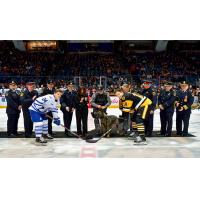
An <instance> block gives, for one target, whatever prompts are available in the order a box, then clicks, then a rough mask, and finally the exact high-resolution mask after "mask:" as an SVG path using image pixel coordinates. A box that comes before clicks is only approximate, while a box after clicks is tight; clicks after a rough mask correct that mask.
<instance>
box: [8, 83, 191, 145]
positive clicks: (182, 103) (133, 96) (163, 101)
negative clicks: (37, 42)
mask: <svg viewBox="0 0 200 200" xmlns="http://www.w3.org/2000/svg"><path fill="white" fill-rule="evenodd" d="M151 85H152V82H151V81H143V84H142V89H141V90H140V91H137V92H135V91H131V86H130V85H128V84H123V86H122V87H121V88H120V89H119V90H117V91H116V92H115V95H116V96H118V97H119V99H120V101H119V109H120V110H121V111H122V115H121V116H120V117H119V118H120V119H119V120H118V122H119V121H120V120H121V121H122V128H121V129H122V132H123V134H124V135H127V136H129V137H130V138H133V139H134V142H135V143H145V142H146V138H145V137H146V136H152V132H153V121H154V111H155V109H156V105H158V106H159V109H160V121H161V135H163V136H170V135H171V133H172V121H173V120H172V118H173V114H174V108H175V107H176V113H177V114H176V129H177V134H178V135H181V136H187V135H188V127H189V119H190V114H191V105H192V103H193V101H194V98H193V96H192V93H191V91H190V90H189V89H188V83H187V82H185V81H183V82H181V83H180V90H177V91H175V90H173V89H172V87H173V83H170V82H166V83H165V85H164V89H163V90H162V91H161V92H160V93H159V95H157V93H156V92H155V91H154V90H153V89H152V87H151ZM6 100H7V108H6V113H7V116H8V121H7V133H8V136H11V135H15V136H17V135H18V134H19V133H18V132H17V125H18V119H19V116H20V112H21V110H22V111H23V117H24V130H25V136H26V137H31V136H32V130H33V123H34V125H35V126H34V127H35V135H36V142H38V143H46V142H47V140H46V139H49V140H52V139H53V137H52V136H53V132H52V122H53V123H55V124H56V125H60V118H59V116H58V109H59V105H60V110H61V111H62V112H63V121H64V125H65V127H66V128H67V129H65V133H66V135H67V136H71V134H70V128H71V122H72V116H73V113H74V111H75V112H76V123H77V134H79V135H80V136H81V137H82V138H86V137H87V136H88V101H89V99H88V95H87V93H86V88H84V87H80V88H79V89H78V90H75V87H74V85H73V84H72V83H70V84H68V86H67V90H65V91H64V92H63V90H61V89H55V87H54V83H53V82H52V81H48V83H47V87H46V88H44V90H43V92H42V94H41V95H40V96H39V95H38V92H37V91H36V90H35V83H34V82H28V83H27V84H26V89H25V90H24V91H23V92H21V93H20V92H19V91H18V90H17V84H16V83H15V82H14V81H12V82H11V83H10V84H9V91H8V92H7V93H6ZM110 104H111V99H110V96H109V94H108V93H106V92H105V91H104V88H103V87H102V86H99V87H98V89H97V91H96V93H94V94H93V95H92V98H91V105H92V107H93V112H92V116H93V118H94V124H95V130H96V133H99V134H102V124H103V121H105V120H103V117H104V119H105V118H106V120H110V122H109V123H108V124H107V123H106V125H107V126H111V127H112V125H113V123H114V121H115V122H116V119H115V117H114V116H113V118H112V119H113V120H111V118H110V119H109V116H108V115H107V112H106V110H107V108H108V107H109V106H110ZM47 115H48V117H47ZM102 116H103V117H102ZM111 117H112V116H111ZM52 119H53V121H52ZM118 125H119V124H118ZM182 125H183V127H182ZM119 129H120V126H117V129H116V131H118V132H119ZM121 129H120V130H121ZM104 131H105V130H104Z"/></svg>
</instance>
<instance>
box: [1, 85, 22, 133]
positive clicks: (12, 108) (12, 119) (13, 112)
mask: <svg viewBox="0 0 200 200" xmlns="http://www.w3.org/2000/svg"><path fill="white" fill-rule="evenodd" d="M5 97H6V101H7V107H6V113H7V116H8V120H7V134H8V136H12V135H14V136H18V135H20V134H18V132H17V129H18V120H19V116H20V112H21V108H22V106H21V102H20V92H19V91H18V90H17V84H16V83H15V82H14V81H12V82H11V83H10V84H9V90H8V91H7V92H6V94H5Z"/></svg>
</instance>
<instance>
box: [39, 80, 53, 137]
mask: <svg viewBox="0 0 200 200" xmlns="http://www.w3.org/2000/svg"><path fill="white" fill-rule="evenodd" d="M48 84H53V81H51V80H50V81H48ZM54 92H55V88H54V87H53V88H52V89H50V88H48V87H45V88H44V90H43V92H42V95H41V96H45V95H47V94H54ZM47 114H48V115H49V116H51V117H53V115H52V112H49V113H47ZM48 132H49V134H50V135H53V133H52V119H50V118H48Z"/></svg>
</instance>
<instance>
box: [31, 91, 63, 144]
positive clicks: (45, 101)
mask: <svg viewBox="0 0 200 200" xmlns="http://www.w3.org/2000/svg"><path fill="white" fill-rule="evenodd" d="M62 93H63V92H62V90H56V91H55V92H54V94H48V95H45V96H42V97H38V98H37V99H36V100H35V101H34V102H33V103H32V105H31V106H30V107H29V111H30V115H31V119H32V121H33V123H34V125H35V136H36V143H38V144H39V143H41V144H45V143H47V140H46V139H50V140H52V139H53V137H52V136H51V135H49V134H48V119H47V117H46V113H48V112H50V111H51V112H52V114H53V119H54V121H53V122H54V124H56V125H58V126H59V125H60V118H59V116H58V104H59V101H60V97H61V95H62Z"/></svg>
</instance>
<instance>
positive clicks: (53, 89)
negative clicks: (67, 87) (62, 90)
mask: <svg viewBox="0 0 200 200" xmlns="http://www.w3.org/2000/svg"><path fill="white" fill-rule="evenodd" d="M54 92H55V88H52V90H50V89H49V88H48V87H45V88H44V90H43V92H42V94H41V96H45V95H47V94H54Z"/></svg>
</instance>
